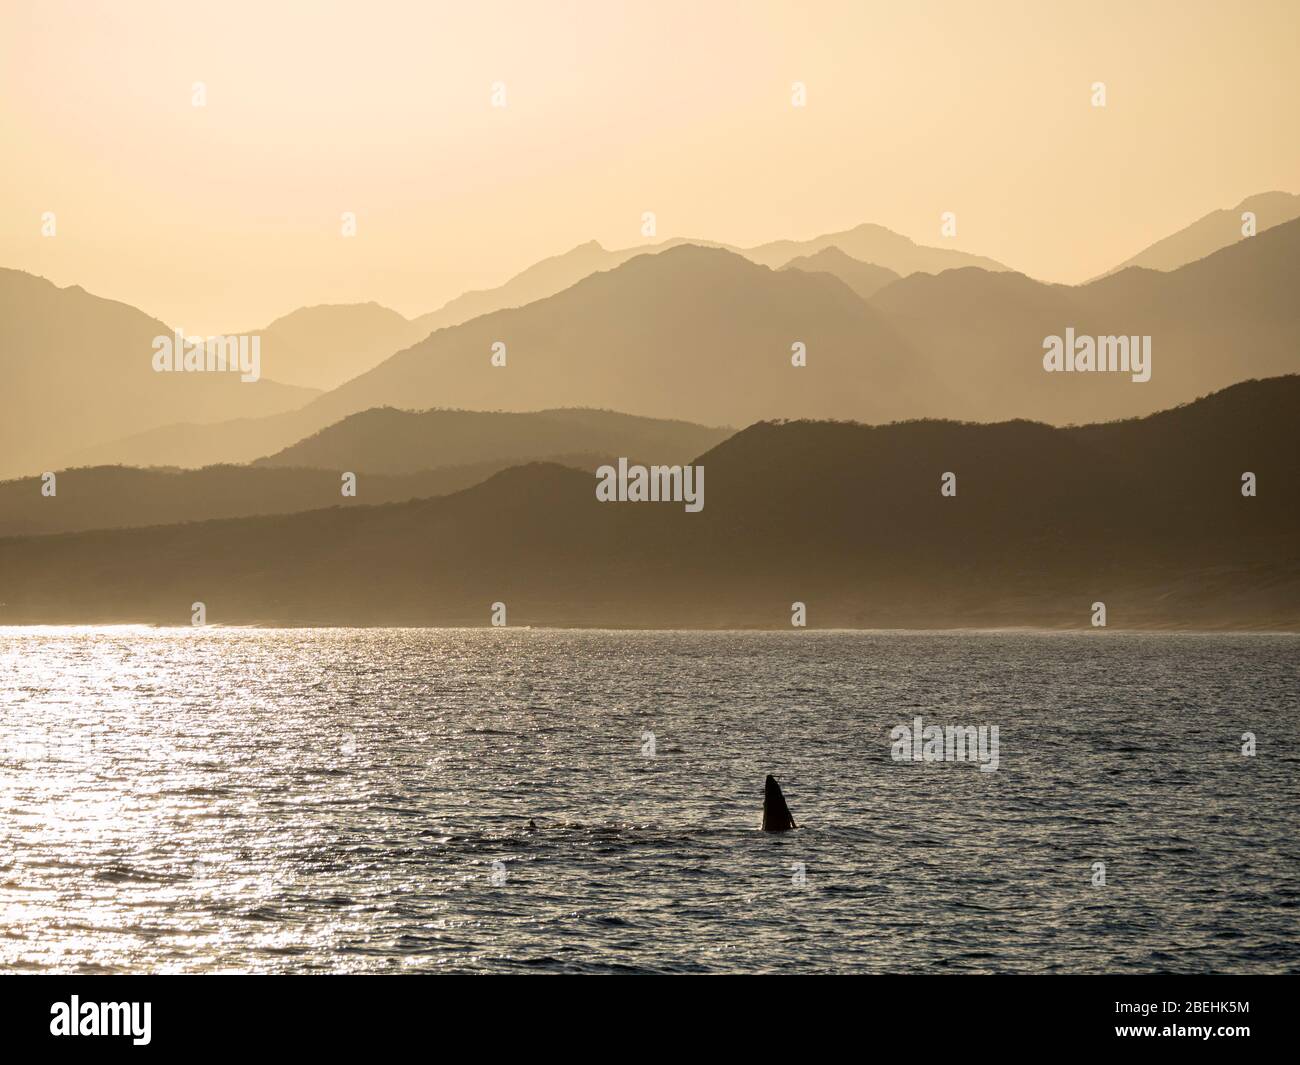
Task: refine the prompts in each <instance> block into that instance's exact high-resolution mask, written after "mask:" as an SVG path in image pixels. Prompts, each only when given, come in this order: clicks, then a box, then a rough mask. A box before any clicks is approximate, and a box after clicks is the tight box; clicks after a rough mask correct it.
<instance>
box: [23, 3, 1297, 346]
mask: <svg viewBox="0 0 1300 1065" xmlns="http://www.w3.org/2000/svg"><path fill="white" fill-rule="evenodd" d="M0 20H2V23H3V24H2V25H0V143H3V145H4V165H3V167H0V265H2V266H12V267H18V268H21V269H25V270H30V271H32V272H34V273H39V274H43V275H44V276H46V277H49V278H50V279H51V280H53V281H55V282H56V283H58V284H60V285H67V284H80V285H82V286H83V287H84V288H87V289H89V290H90V291H92V292H95V293H97V294H100V295H104V296H109V297H112V298H115V299H121V300H124V301H126V302H129V303H132V304H135V305H136V306H139V307H141V308H142V309H144V310H147V311H149V312H151V313H153V314H156V315H158V316H159V317H161V318H163V319H164V320H166V321H168V322H169V323H170V324H172V325H177V326H181V327H183V328H185V329H187V330H190V331H194V332H207V331H219V330H236V329H251V328H255V327H258V326H261V325H265V324H266V323H267V322H269V321H270V320H271V319H272V318H275V317H277V316H278V315H280V314H283V313H286V312H288V311H289V310H292V309H293V308H294V307H297V306H301V305H304V304H313V303H324V302H351V301H360V300H370V299H373V300H378V301H379V302H381V303H385V304H388V305H389V306H392V307H394V308H396V309H397V310H399V311H401V312H403V313H405V314H408V315H414V314H416V313H419V312H423V311H426V310H431V309H433V308H434V307H436V306H438V305H440V304H441V303H442V302H444V301H445V300H447V299H448V298H450V297H452V296H454V295H457V294H458V293H460V292H461V291H463V290H464V289H466V288H481V287H488V286H491V285H495V284H498V283H500V282H501V281H503V280H505V279H506V278H507V277H508V276H509V275H511V274H512V273H515V272H517V271H518V270H520V269H522V268H523V267H525V266H527V265H529V264H530V263H532V262H535V261H536V260H537V259H539V258H542V257H545V256H547V255H552V254H555V253H558V252H561V251H564V250H567V249H568V248H570V247H572V246H574V245H576V244H579V243H582V242H583V241H586V240H590V239H596V240H599V241H601V242H602V243H603V244H605V245H606V246H607V247H626V246H628V245H632V244H638V243H642V241H643V238H642V237H641V234H640V225H641V214H642V212H643V211H655V212H656V213H657V215H658V222H659V237H660V238H661V239H662V238H667V237H673V236H698V237H704V238H709V239H714V240H720V241H726V242H728V243H733V244H740V245H750V244H756V243H760V242H762V241H765V240H771V239H776V238H781V237H792V238H802V237H811V236H814V235H816V234H818V233H822V232H827V231H831V230H835V229H845V228H848V227H850V226H853V225H855V224H857V223H859V222H866V221H871V222H878V223H880V224H882V225H886V226H889V227H891V228H893V229H896V230H898V231H900V232H903V233H906V234H907V235H908V236H910V237H912V238H913V239H915V240H918V241H920V242H922V243H931V244H941V243H943V242H944V238H942V237H941V236H940V234H939V225H940V219H939V216H940V213H941V212H943V211H955V212H956V213H957V220H958V233H957V238H956V239H955V240H950V241H948V243H950V244H951V245H952V246H955V247H958V248H962V249H964V250H967V251H972V252H977V253H980V254H985V255H990V256H992V257H994V258H996V259H999V260H1001V261H1003V262H1005V263H1007V264H1008V265H1011V266H1013V267H1015V268H1017V269H1020V270H1023V271H1024V272H1026V273H1028V274H1031V275H1033V276H1035V277H1040V278H1044V279H1048V280H1059V281H1077V280H1082V279H1085V278H1087V277H1090V276H1093V275H1095V274H1097V273H1099V272H1101V271H1102V270H1104V269H1106V268H1108V267H1110V266H1112V265H1114V264H1115V263H1116V262H1118V261H1120V260H1121V259H1124V258H1126V257H1127V256H1129V255H1130V254H1132V253H1134V252H1136V251H1138V250H1139V249H1141V248H1142V247H1144V246H1145V245H1147V244H1149V243H1151V242H1152V241H1153V240H1155V239H1158V238H1159V237H1161V236H1164V235H1165V234H1167V233H1169V232H1171V231H1172V230H1174V229H1177V228H1179V227H1181V226H1183V225H1185V224H1187V223H1189V222H1191V221H1192V220H1194V219H1196V218H1198V217H1199V216H1201V215H1203V214H1205V213H1206V212H1208V211H1210V210H1212V209H1215V208H1218V207H1230V206H1233V205H1235V204H1236V203H1237V202H1238V201H1240V200H1241V199H1243V198H1244V197H1246V196H1248V195H1250V194H1253V193H1256V192H1261V191H1265V190H1268V189H1284V190H1286V191H1291V192H1296V191H1300V137H1298V136H1297V131H1300V92H1297V90H1296V79H1297V70H1300V3H1297V2H1296V0H1279V2H1252V0H1242V2H1237V3H1231V4H1229V3H1223V2H1213V3H1200V2H1188V0H1176V2H1143V0H1121V2H1117V3H1099V2H1092V3H1075V2H1065V0H1044V2H1042V3H1034V2H1029V0H1019V2H1014V3H1005V2H993V0H969V2H938V0H935V2H928V3H926V2H902V0H888V2H870V0H857V2H848V3H819V2H815V0H796V2H792V3H776V2H766V3H764V2H744V3H741V2H736V3H730V2H727V3H724V2H716V0H689V2H684V3H678V2H676V0H650V2H639V0H638V2H634V0H606V2H592V3H585V2H581V3H580V2H568V3H564V2H554V0H552V2H540V0H539V2H532V3H526V2H506V0H501V2H495V3H488V2H483V3H468V2H457V3H436V2H428V3H414V2H412V3H396V2H384V0H364V2H355V3H353V2H348V3H321V2H311V3H308V2H302V3H291V2H286V0H275V2H270V0H257V2H253V3H245V2H242V0H219V2H216V3H210V4H209V3H193V2H186V0H172V2H166V3H161V2H160V3H154V2H143V0H117V2H114V3H92V2H88V0H71V2H59V0H35V2H28V0H0ZM196 81H202V82H204V83H205V84H206V89H207V105H206V107H194V106H192V103H191V94H192V85H193V83H194V82H196ZM795 81H802V82H804V83H806V85H807V93H808V97H807V106H806V107H804V108H802V109H799V108H795V107H792V106H791V99H790V96H791V84H792V83H793V82H795ZM1094 81H1104V82H1105V83H1106V88H1107V98H1108V100H1107V106H1106V107H1105V108H1104V109H1103V108H1094V107H1093V106H1091V103H1090V95H1091V89H1090V86H1091V85H1092V83H1093V82H1094ZM494 82H504V83H505V87H506V104H507V106H506V107H505V108H494V107H492V105H491V104H492V101H491V93H492V86H493V83H494ZM45 211H54V212H56V215H57V226H58V235H57V236H56V237H54V238H43V237H42V236H41V235H40V229H41V214H42V212H45ZM344 211H353V212H355V213H356V215H357V219H358V234H357V236H356V237H355V238H351V239H346V238H343V237H341V236H340V215H341V214H342V212H344Z"/></svg>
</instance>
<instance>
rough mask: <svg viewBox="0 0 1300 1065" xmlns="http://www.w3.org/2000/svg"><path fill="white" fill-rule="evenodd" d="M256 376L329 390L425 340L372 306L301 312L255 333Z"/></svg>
mask: <svg viewBox="0 0 1300 1065" xmlns="http://www.w3.org/2000/svg"><path fill="white" fill-rule="evenodd" d="M247 332H248V333H249V334H254V333H255V334H258V335H260V336H261V338H262V373H263V374H264V375H265V376H267V377H271V378H274V379H275V380H276V381H280V382H283V383H284V384H289V385H300V386H302V387H305V388H313V389H329V388H334V387H335V386H337V385H341V384H342V383H343V382H344V381H346V380H348V379H349V378H351V377H355V376H356V375H357V374H359V373H363V372H365V371H366V370H368V369H370V368H371V367H372V366H375V365H377V364H378V363H380V362H382V361H383V360H384V359H386V358H387V357H388V356H389V355H392V354H393V352H395V351H400V350H401V349H402V348H405V347H409V346H410V345H411V344H414V343H415V342H416V341H417V340H420V339H422V338H423V337H425V336H427V335H428V333H429V332H430V330H428V329H424V328H423V327H422V326H420V325H417V324H416V323H415V322H409V321H407V320H406V319H405V318H403V317H402V316H401V315H400V314H398V313H397V312H396V311H394V310H392V309H390V308H388V307H383V306H381V305H380V304H378V303H336V304H322V305H321V306H318V307H301V308H299V309H298V310H296V311H294V312H293V313H291V314H286V315H284V316H283V317H282V318H277V319H276V320H275V321H274V322H272V323H271V324H270V325H268V326H265V327H263V328H261V329H250V330H247Z"/></svg>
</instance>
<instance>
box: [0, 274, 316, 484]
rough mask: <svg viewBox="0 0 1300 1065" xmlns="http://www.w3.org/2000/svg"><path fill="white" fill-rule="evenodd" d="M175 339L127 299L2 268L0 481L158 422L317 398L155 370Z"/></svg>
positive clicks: (204, 418)
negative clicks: (161, 350)
mask: <svg viewBox="0 0 1300 1065" xmlns="http://www.w3.org/2000/svg"><path fill="white" fill-rule="evenodd" d="M171 335H172V329H171V327H169V326H167V325H165V324H163V323H162V322H160V321H158V320H157V319H156V318H151V317H149V316H148V315H147V314H144V313H143V312H141V311H138V310H136V309H135V308H134V307H130V306H128V305H126V304H124V303H118V302H115V301H113V300H106V299H101V298H100V297H98V296H92V295H91V294H90V293H88V292H86V291H85V290H83V289H81V288H80V287H78V286H75V285H74V286H71V287H69V288H59V287H57V286H55V285H54V284H52V283H51V282H49V281H47V280H45V279H44V278H41V277H36V276H34V275H32V274H28V273H24V272H23V271H20V270H0V373H3V376H4V388H3V389H0V477H9V476H15V475H19V474H25V473H33V472H39V471H43V470H53V469H57V468H59V467H60V466H62V465H66V464H67V463H68V462H69V461H71V459H72V457H73V456H75V455H76V454H78V453H79V452H80V451H82V450H84V449H87V448H89V447H91V446H92V445H96V444H99V443H102V442H104V441H109V440H113V439H115V438H118V437H121V436H123V435H124V434H126V433H132V432H138V431H140V430H143V429H147V428H149V427H151V426H159V425H164V424H167V423H169V422H176V421H189V422H194V423H204V422H212V421H218V420H225V419H229V418H232V417H240V416H245V415H246V416H257V415H264V414H270V413H273V412H276V411H283V410H289V409H292V408H294V407H299V406H301V405H302V404H303V403H305V402H306V401H307V400H309V399H310V398H311V397H312V396H313V395H314V394H315V392H314V391H312V390H309V389H300V388H294V387H291V386H288V385H283V384H279V383H276V382H275V381H273V380H270V379H268V378H266V377H263V379H262V380H259V381H256V382H243V381H241V380H240V379H239V374H237V373H234V374H232V373H229V372H224V373H222V372H214V373H155V372H154V369H153V364H152V359H153V355H154V349H153V339H154V337H157V336H171ZM154 461H155V462H166V461H168V457H167V456H166V455H158V456H155V458H154Z"/></svg>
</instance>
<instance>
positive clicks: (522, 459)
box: [0, 409, 734, 536]
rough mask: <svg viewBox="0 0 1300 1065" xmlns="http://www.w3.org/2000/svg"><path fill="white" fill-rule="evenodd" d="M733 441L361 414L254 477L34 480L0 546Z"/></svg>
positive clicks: (650, 424)
mask: <svg viewBox="0 0 1300 1065" xmlns="http://www.w3.org/2000/svg"><path fill="white" fill-rule="evenodd" d="M733 431H734V430H731V429H727V428H709V427H706V426H702V425H693V424H691V423H689V422H670V421H658V420H654V419H650V418H633V417H629V416H628V415H624V414H617V413H615V412H613V411H598V410H556V411H541V412H536V413H526V414H504V413H493V412H479V411H455V410H453V411H420V412H411V411H398V410H392V409H382V410H371V411H365V412H362V413H360V414H356V415H353V416H351V417H349V418H347V419H345V420H344V421H342V422H340V423H338V424H337V425H334V426H330V427H329V428H327V429H325V430H323V431H322V432H320V433H318V434H316V435H315V436H313V437H310V438H308V439H307V440H303V441H301V442H300V443H298V444H296V445H294V446H292V447H289V448H287V449H285V450H284V451H282V452H280V453H279V454H276V455H272V456H269V457H267V458H265V459H262V460H260V461H259V462H258V463H257V464H255V465H253V466H236V465H230V464H223V465H216V466H208V467H204V468H202V469H198V470H180V469H176V468H150V469H135V468H130V467H123V466H98V467H89V468H78V469H71V470H66V471H58V474H57V481H56V486H57V492H56V493H55V495H53V496H47V495H44V494H43V493H42V491H41V487H42V484H41V480H40V478H36V477H30V478H22V479H19V480H13V481H5V482H0V536H12V535H35V534H43V533H60V532H74V531H78V530H82V529H98V528H105V529H107V528H119V527H127V526H140V525H158V524H165V523H171V522H182V521H206V520H208V519H212V518H228V517H242V516H246V515H252V514H280V513H292V512H295V511H302V510H314V509H318V508H320V507H324V506H330V505H335V504H337V505H341V506H358V505H365V504H374V503H389V502H400V501H403V500H408V499H417V498H424V497H428V496H436V495H445V494H447V493H449V492H456V491H460V490H461V489H464V488H468V487H470V486H471V485H474V484H478V483H479V482H481V481H484V480H486V479H487V478H488V477H490V476H491V475H492V474H494V473H497V472H499V471H500V470H502V469H505V468H506V467H509V466H515V465H520V464H522V463H528V462H535V461H543V460H544V461H548V462H554V463H558V464H561V465H567V466H573V467H576V468H578V469H582V470H585V471H588V472H590V471H592V470H595V469H596V468H597V467H598V466H600V465H603V464H605V463H609V462H617V461H618V459H619V458H620V457H627V458H629V459H631V460H632V461H640V462H645V463H682V462H687V461H689V460H690V459H691V458H693V457H694V456H695V455H698V454H700V453H701V452H703V451H706V450H708V449H709V448H711V447H712V446H713V445H714V444H716V443H718V442H719V441H721V440H723V439H725V438H726V437H727V436H729V435H731V433H732V432H733ZM345 472H347V473H353V474H355V475H356V477H357V481H356V495H355V496H347V497H344V496H343V495H342V494H341V487H342V479H341V474H342V473H345Z"/></svg>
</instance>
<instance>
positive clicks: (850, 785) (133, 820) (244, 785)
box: [0, 628, 1300, 973]
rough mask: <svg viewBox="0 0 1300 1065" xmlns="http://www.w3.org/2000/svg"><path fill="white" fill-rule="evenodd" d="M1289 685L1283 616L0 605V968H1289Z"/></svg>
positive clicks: (1296, 806) (1298, 959) (1294, 844)
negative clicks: (1154, 630)
mask: <svg viewBox="0 0 1300 1065" xmlns="http://www.w3.org/2000/svg"><path fill="white" fill-rule="evenodd" d="M1298 700H1300V638H1297V637H1295V636H1268V635H1232V636H1220V635H1150V634H1131V633H1120V632H1109V631H1108V632H1090V633H1078V634H1028V633H836V632H793V631H792V632H788V633H644V632H641V633H638V632H572V631H527V630H510V629H504V630H491V629H487V630H380V629H357V630H346V629H345V630H339V629H334V630H259V629H220V628H207V629H184V630H182V629H149V628H104V629H72V628H63V629H60V628H46V629H26V630H17V629H7V630H6V629H0V715H2V717H0V721H2V722H3V731H2V732H0V969H3V970H7V971H22V972H71V973H96V972H102V973H110V972H404V971H408V972H410V971H493V972H593V973H603V972H825V971H833V972H1155V971H1175V972H1207V971H1208V972H1296V971H1300V839H1298V838H1297V837H1298V836H1300V831H1298V830H1300V737H1298V735H1297V730H1298V728H1300V705H1298ZM917 716H920V717H921V718H922V719H923V722H924V723H925V724H940V725H946V724H954V725H976V726H978V725H989V726H992V725H996V726H998V729H999V759H998V768H997V770H996V771H993V772H983V771H981V770H980V769H979V767H978V765H977V764H975V763H973V762H905V761H896V760H894V759H893V758H892V757H891V742H890V730H891V729H892V728H894V727H895V726H897V725H900V724H909V725H910V724H911V723H912V722H913V720H914V719H915V717H917ZM1246 732H1251V733H1254V734H1255V736H1256V742H1257V753H1256V754H1255V755H1254V756H1253V757H1247V756H1244V755H1243V754H1242V750H1241V748H1242V743H1243V740H1242V734H1243V733H1246ZM651 735H652V736H653V756H651V753H650V746H651V740H650V736H651ZM768 773H772V774H774V775H776V776H777V778H778V779H779V780H780V781H781V784H782V786H783V788H784V790H785V794H786V798H787V800H788V801H789V804H790V807H791V809H792V811H793V813H794V816H795V818H796V820H797V821H798V823H799V825H800V828H799V830H798V831H795V832H791V833H789V834H786V835H769V834H764V833H762V832H760V831H758V825H759V823H760V817H761V804H762V794H763V781H764V777H765V775H766V774H768ZM530 820H532V821H534V822H535V825H536V831H529V829H528V823H529V821H530ZM1097 862H1104V863H1105V883H1104V884H1100V883H1094V880H1095V879H1096V876H1097V874H1096V870H1095V865H1094V863H1097ZM801 871H802V876H801V875H800V872H801Z"/></svg>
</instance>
